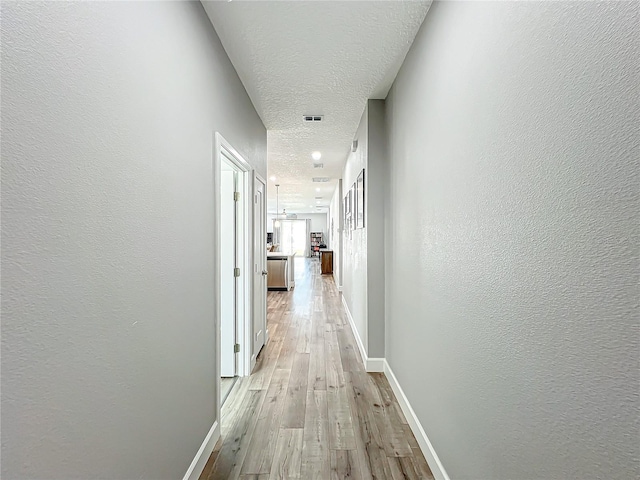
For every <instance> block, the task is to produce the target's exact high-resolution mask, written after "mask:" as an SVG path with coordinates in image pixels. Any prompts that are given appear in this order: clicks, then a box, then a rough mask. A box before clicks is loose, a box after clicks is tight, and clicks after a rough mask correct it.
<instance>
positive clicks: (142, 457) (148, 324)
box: [2, 2, 266, 480]
mask: <svg viewBox="0 0 640 480" xmlns="http://www.w3.org/2000/svg"><path fill="white" fill-rule="evenodd" d="M2 127H3V129H2V478H6V479H7V480H9V479H11V480H17V479H45V478H47V479H51V478H58V479H65V480H68V479H74V478H75V479H91V478H104V479H109V480H114V479H127V480H130V479H133V478H136V479H153V480H158V479H175V478H181V477H182V475H184V473H185V471H186V470H187V468H188V466H189V464H190V462H191V460H192V459H193V457H194V455H195V454H196V452H197V450H198V448H199V446H200V444H201V443H202V441H203V439H204V437H205V435H206V434H207V432H208V430H209V428H210V427H211V425H212V424H213V422H214V420H215V411H214V406H215V399H216V392H215V383H214V382H215V363H214V362H215V358H216V357H215V351H214V324H213V318H214V306H215V302H216V295H215V292H214V291H213V265H214V257H213V249H214V246H213V207H214V205H213V198H214V195H213V193H214V192H213V189H212V153H213V133H214V131H216V130H218V131H220V132H221V133H222V135H223V136H224V137H225V138H226V139H227V140H228V141H229V142H231V143H232V144H233V145H234V147H235V148H236V149H238V150H239V151H240V152H241V153H242V154H243V155H244V156H245V158H247V159H248V160H249V161H250V162H251V163H252V164H253V165H254V166H255V167H256V168H257V170H258V172H259V173H260V174H261V175H263V176H266V132H265V129H264V126H263V125H262V122H261V121H260V119H259V117H258V116H257V114H256V113H255V110H254V108H253V106H252V104H251V102H250V101H249V98H248V97H247V95H246V92H245V90H244V88H243V87H242V84H241V83H240V81H239V80H238V78H237V75H236V73H235V70H234V69H233V67H232V65H231V63H230V62H229V60H228V58H227V56H226V54H225V52H224V50H223V48H222V46H221V45H220V42H219V40H218V38H217V36H216V34H215V32H214V31H213V28H212V26H211V24H210V22H209V19H208V18H207V16H206V15H205V13H204V11H203V9H202V6H201V5H200V4H199V3H192V2H139V3H138V2H71V3H63V2H42V3H35V2H2Z"/></svg>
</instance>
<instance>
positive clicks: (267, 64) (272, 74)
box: [203, 1, 430, 213]
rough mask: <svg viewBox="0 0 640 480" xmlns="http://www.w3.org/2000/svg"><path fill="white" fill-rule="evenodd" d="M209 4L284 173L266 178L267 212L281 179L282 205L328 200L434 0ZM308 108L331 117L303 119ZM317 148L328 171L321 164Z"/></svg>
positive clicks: (311, 206)
mask: <svg viewBox="0 0 640 480" xmlns="http://www.w3.org/2000/svg"><path fill="white" fill-rule="evenodd" d="M203 5H204V7H205V10H206V11H207V14H208V15H209V17H210V18H211V22H212V23H213V26H214V27H215V29H216V32H217V33H218V35H219V36H220V40H221V41H222V44H223V45H224V48H225V50H226V51H227V54H228V55H229V58H230V59H231V62H232V63H233V65H234V67H235V68H236V70H237V72H238V75H239V76H240V79H241V80H242V82H243V84H244V86H245V88H246V89H247V92H248V94H249V96H250V97H251V100H252V102H253V104H254V105H255V108H256V110H257V111H258V114H259V115H260V117H261V118H262V121H263V122H264V124H265V126H266V128H267V135H268V171H269V177H272V176H275V177H276V178H277V180H276V182H273V181H271V180H269V181H268V187H269V188H268V198H269V211H275V208H276V205H275V198H276V189H275V188H274V183H279V184H280V195H279V207H280V210H282V209H283V208H285V209H286V210H287V212H288V213H305V212H315V211H318V210H317V209H316V206H317V205H323V206H328V205H329V202H330V201H331V197H332V195H333V192H334V190H335V187H336V184H337V180H338V179H339V178H340V177H341V175H342V169H343V167H344V163H345V161H346V158H347V154H348V152H349V149H350V146H351V141H352V139H353V136H354V134H355V131H356V129H357V127H358V122H359V121H360V117H361V115H362V112H363V111H364V107H365V103H366V101H367V99H369V98H385V97H386V95H387V93H388V91H389V88H390V87H391V84H392V83H393V80H394V78H395V76H396V74H397V73H398V69H399V68H400V65H401V64H402V61H403V60H404V57H405V55H406V54H407V51H408V50H409V47H410V46H411V43H412V42H413V39H414V37H415V35H416V33H417V31H418V28H419V27H420V25H421V23H422V20H423V19H424V17H425V15H426V13H427V10H428V9H429V5H430V2H416V1H411V2H406V1H389V2H386V1H261V2H243V1H233V2H212V1H203ZM308 114H314V115H324V120H323V121H322V122H320V123H304V122H303V120H302V117H303V115H308ZM316 150H317V151H320V152H321V153H322V158H321V159H320V162H322V163H323V164H324V168H322V169H320V168H313V163H314V162H313V160H312V158H311V152H313V151H316ZM312 177H329V178H330V179H331V180H330V181H329V182H326V183H313V182H312ZM316 197H322V199H320V200H316ZM321 211H326V208H325V209H324V210H321Z"/></svg>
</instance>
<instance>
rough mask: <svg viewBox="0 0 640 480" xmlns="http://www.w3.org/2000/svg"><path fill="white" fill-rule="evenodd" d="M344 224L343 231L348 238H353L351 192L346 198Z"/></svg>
mask: <svg viewBox="0 0 640 480" xmlns="http://www.w3.org/2000/svg"><path fill="white" fill-rule="evenodd" d="M343 208H344V210H343V211H344V224H343V231H344V234H345V237H346V238H351V190H349V191H348V192H347V194H346V195H345V196H344V207H343Z"/></svg>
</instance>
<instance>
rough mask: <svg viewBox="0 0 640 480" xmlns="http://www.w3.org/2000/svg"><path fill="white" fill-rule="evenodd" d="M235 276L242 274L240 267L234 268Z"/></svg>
mask: <svg viewBox="0 0 640 480" xmlns="http://www.w3.org/2000/svg"><path fill="white" fill-rule="evenodd" d="M233 276H234V277H239V276H240V269H239V268H234V269H233Z"/></svg>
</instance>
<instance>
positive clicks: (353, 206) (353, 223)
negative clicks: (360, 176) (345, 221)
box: [349, 183, 357, 230]
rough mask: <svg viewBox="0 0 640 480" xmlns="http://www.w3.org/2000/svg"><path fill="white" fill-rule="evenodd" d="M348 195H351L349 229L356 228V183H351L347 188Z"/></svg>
mask: <svg viewBox="0 0 640 480" xmlns="http://www.w3.org/2000/svg"><path fill="white" fill-rule="evenodd" d="M349 196H350V197H351V230H355V229H356V208H357V207H356V184H355V183H354V184H353V185H351V190H349Z"/></svg>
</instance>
